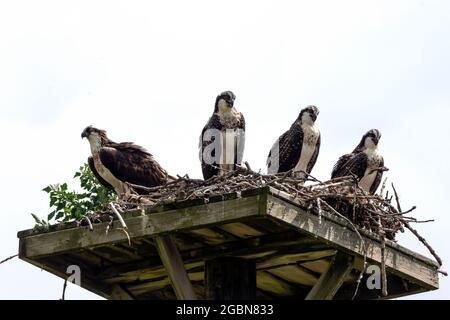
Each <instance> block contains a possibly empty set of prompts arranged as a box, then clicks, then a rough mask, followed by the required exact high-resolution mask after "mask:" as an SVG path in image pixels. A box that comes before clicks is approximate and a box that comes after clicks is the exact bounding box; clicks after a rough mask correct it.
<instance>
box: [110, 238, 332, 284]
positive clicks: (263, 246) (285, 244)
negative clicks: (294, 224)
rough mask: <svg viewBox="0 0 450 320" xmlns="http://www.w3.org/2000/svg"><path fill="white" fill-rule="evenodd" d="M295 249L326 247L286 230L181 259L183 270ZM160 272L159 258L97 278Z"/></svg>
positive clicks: (193, 252) (116, 268) (190, 253)
mask: <svg viewBox="0 0 450 320" xmlns="http://www.w3.org/2000/svg"><path fill="white" fill-rule="evenodd" d="M319 245H320V246H319ZM299 248H303V252H305V250H314V249H316V250H318V249H322V250H325V249H327V248H328V247H327V246H324V245H323V244H320V243H318V242H317V241H316V240H314V239H309V238H305V237H301V236H300V235H299V234H298V233H296V232H292V231H290V232H284V233H282V234H271V235H265V236H262V237H258V238H253V239H246V240H241V241H235V242H230V243H225V244H221V245H217V246H211V247H205V248H202V249H196V250H191V251H188V252H183V253H182V257H183V260H184V263H185V268H189V267H190V266H191V265H192V264H193V263H199V262H200V263H203V261H204V260H206V259H214V258H218V257H221V256H235V257H244V258H247V259H250V258H252V259H254V258H256V257H259V258H261V257H265V256H267V255H270V254H274V253H276V252H279V251H280V250H284V249H291V250H292V249H296V250H300V249H299ZM307 248H311V249H307ZM300 252H301V251H300ZM264 261H265V260H264ZM161 272H162V273H163V274H164V269H163V268H162V266H161V262H160V260H159V259H146V260H142V261H137V262H132V263H127V264H124V265H119V266H113V267H110V268H106V269H105V270H104V271H103V273H102V275H101V278H102V279H104V280H106V281H108V282H109V281H113V282H115V281H120V279H123V278H128V279H130V281H131V279H140V278H141V277H145V278H146V279H149V277H155V278H156V277H160V276H161Z"/></svg>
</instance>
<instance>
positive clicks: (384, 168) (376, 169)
mask: <svg viewBox="0 0 450 320" xmlns="http://www.w3.org/2000/svg"><path fill="white" fill-rule="evenodd" d="M376 171H378V172H385V171H389V168H386V167H378V168H375V169H373V170H372V171H370V173H369V175H370V174H372V173H374V172H376Z"/></svg>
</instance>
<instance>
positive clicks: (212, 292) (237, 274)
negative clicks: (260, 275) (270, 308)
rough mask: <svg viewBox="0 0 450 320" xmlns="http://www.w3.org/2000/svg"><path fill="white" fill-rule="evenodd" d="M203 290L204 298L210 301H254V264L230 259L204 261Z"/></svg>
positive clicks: (243, 260)
mask: <svg viewBox="0 0 450 320" xmlns="http://www.w3.org/2000/svg"><path fill="white" fill-rule="evenodd" d="M205 290H206V291H205V292H206V298H207V299H210V300H254V299H255V297H256V266H255V263H254V262H253V261H249V260H245V259H239V258H232V257H223V258H217V259H213V260H208V261H206V262H205Z"/></svg>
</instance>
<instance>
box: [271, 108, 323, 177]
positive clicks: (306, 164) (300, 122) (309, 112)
mask: <svg viewBox="0 0 450 320" xmlns="http://www.w3.org/2000/svg"><path fill="white" fill-rule="evenodd" d="M318 115H319V109H318V108H317V107H316V106H307V107H306V108H304V109H302V110H301V111H300V114H299V115H298V117H297V119H296V120H295V122H294V123H293V124H292V125H291V128H290V129H289V130H288V131H286V132H285V133H284V134H283V135H281V136H280V137H279V138H278V140H277V141H276V142H275V143H274V145H273V146H272V149H271V150H270V152H269V156H268V158H267V172H268V173H269V174H276V173H281V172H288V171H290V170H292V171H293V172H294V175H295V176H297V177H298V178H305V174H304V173H305V172H306V173H308V174H309V173H311V171H312V169H313V167H314V165H315V164H316V161H317V157H318V156H319V151H320V131H319V129H318V128H317V127H316V125H315V122H316V120H317V116H318Z"/></svg>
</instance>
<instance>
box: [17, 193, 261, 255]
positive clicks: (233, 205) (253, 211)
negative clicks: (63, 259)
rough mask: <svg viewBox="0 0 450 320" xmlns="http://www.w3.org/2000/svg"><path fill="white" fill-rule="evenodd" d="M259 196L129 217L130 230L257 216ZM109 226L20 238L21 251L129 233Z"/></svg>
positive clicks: (113, 239)
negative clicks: (107, 229) (107, 230)
mask: <svg viewBox="0 0 450 320" xmlns="http://www.w3.org/2000/svg"><path fill="white" fill-rule="evenodd" d="M260 198H261V196H259V195H258V196H252V197H248V198H239V199H234V200H229V201H225V202H217V203H211V204H207V205H201V206H195V207H189V208H184V209H179V210H172V211H167V212H163V213H154V214H148V215H145V216H138V217H132V218H128V219H126V224H127V226H128V233H129V235H130V237H131V238H132V239H134V238H141V237H146V236H151V237H155V236H160V235H163V234H165V233H168V232H173V231H174V230H177V231H183V230H192V229H198V228H206V227H209V226H212V225H221V224H227V223H232V222H234V221H239V220H242V219H248V218H251V217H256V216H259V215H261V214H263V212H260V210H259V206H260ZM107 226H108V223H101V224H96V225H95V226H94V231H90V230H89V229H88V228H86V227H81V228H74V229H67V230H60V231H56V232H52V233H44V234H39V235H35V236H29V237H25V238H21V239H20V242H21V244H20V250H21V252H20V255H21V256H22V257H28V258H37V257H42V256H46V255H53V254H57V253H63V252H67V251H71V250H79V249H85V248H93V247H96V246H102V245H106V244H108V245H109V244H113V243H119V242H126V241H128V239H127V236H126V235H125V234H124V233H123V232H122V231H121V230H118V228H119V223H118V222H115V223H114V225H113V227H112V228H110V231H109V233H108V234H106V228H107Z"/></svg>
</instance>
